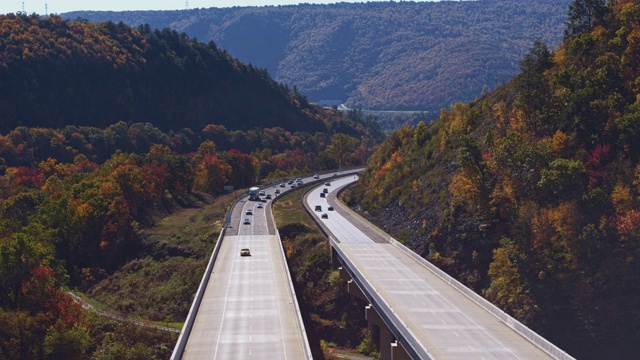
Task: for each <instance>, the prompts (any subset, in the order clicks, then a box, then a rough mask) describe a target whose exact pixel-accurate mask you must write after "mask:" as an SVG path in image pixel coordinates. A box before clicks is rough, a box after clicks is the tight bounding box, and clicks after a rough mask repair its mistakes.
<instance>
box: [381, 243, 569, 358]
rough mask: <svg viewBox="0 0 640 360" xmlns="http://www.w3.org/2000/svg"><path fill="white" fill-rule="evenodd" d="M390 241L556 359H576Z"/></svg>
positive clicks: (399, 244) (425, 261) (420, 258)
mask: <svg viewBox="0 0 640 360" xmlns="http://www.w3.org/2000/svg"><path fill="white" fill-rule="evenodd" d="M389 242H390V243H391V244H392V245H394V246H395V247H397V248H398V249H400V250H402V251H403V252H404V253H405V254H407V255H408V256H410V257H411V258H413V259H414V260H415V261H417V262H418V263H420V264H421V265H422V266H424V267H425V268H427V269H428V270H430V271H431V272H432V273H434V274H435V275H437V276H438V277H439V278H441V279H442V280H443V281H445V282H447V283H448V284H449V285H451V286H452V287H454V288H455V289H456V290H458V291H460V292H461V293H462V294H464V295H465V296H466V297H468V298H469V299H471V300H472V301H473V302H475V303H476V304H478V305H479V306H480V307H482V308H483V309H485V310H486V311H488V312H490V313H491V314H492V315H493V316H495V317H496V318H498V319H499V320H500V321H501V322H503V323H505V324H506V325H507V326H509V327H510V328H512V329H513V330H515V331H516V332H517V333H519V334H520V335H522V336H523V337H524V338H526V339H527V340H529V341H530V342H532V343H533V344H535V345H536V346H537V347H539V348H540V349H542V350H544V351H545V352H546V353H547V354H549V355H550V356H552V357H554V358H556V359H561V360H569V359H574V358H573V357H572V356H571V355H569V354H567V353H566V352H564V351H563V350H562V349H560V348H559V347H557V346H555V345H554V344H552V343H551V342H549V341H548V340H547V339H545V338H543V337H542V336H540V335H538V334H537V333H536V332H534V331H533V330H531V329H529V328H528V327H527V326H525V325H524V324H522V323H521V322H519V321H518V320H516V319H515V318H513V317H512V316H511V315H509V314H507V313H505V312H504V311H502V310H500V308H498V307H497V306H495V305H493V304H492V303H491V302H489V301H487V300H486V299H485V298H483V297H482V296H480V295H478V294H477V293H476V292H474V291H473V290H471V289H469V288H468V287H466V286H465V285H463V284H462V283H460V282H459V281H458V280H456V279H454V278H453V277H451V276H450V275H449V274H447V273H445V272H444V271H442V270H440V269H439V268H438V267H436V266H435V265H433V264H432V263H430V262H429V261H427V260H426V259H424V258H423V257H421V256H420V255H418V254H416V253H415V252H414V251H412V250H411V249H409V248H407V247H406V246H404V244H402V243H400V242H399V241H397V240H396V239H394V238H392V237H390V238H389Z"/></svg>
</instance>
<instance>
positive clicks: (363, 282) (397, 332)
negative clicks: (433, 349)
mask: <svg viewBox="0 0 640 360" xmlns="http://www.w3.org/2000/svg"><path fill="white" fill-rule="evenodd" d="M329 244H330V245H331V248H332V249H333V250H334V251H336V253H337V254H338V256H340V262H341V263H342V265H343V266H344V269H345V270H346V271H347V272H348V273H349V275H350V276H351V278H352V279H353V281H355V283H356V284H357V285H358V287H359V288H360V290H362V293H363V294H364V295H365V296H366V297H367V299H368V300H369V302H370V303H371V305H372V306H373V307H374V308H375V309H376V311H377V312H378V315H380V317H381V318H382V320H383V321H384V322H385V324H387V327H389V330H391V332H392V333H393V336H395V337H396V339H397V340H398V343H400V344H402V347H403V348H404V349H405V351H406V352H407V354H409V356H411V358H412V359H425V360H430V359H433V358H432V357H431V354H429V351H428V350H427V349H426V347H425V346H423V345H422V344H421V343H420V342H419V341H418V340H417V339H416V337H415V336H414V335H413V332H412V331H411V329H410V328H409V327H408V326H407V325H406V324H405V323H404V322H402V320H400V318H398V316H397V315H396V313H395V311H393V309H392V308H391V307H390V306H389V304H387V302H386V301H384V299H383V298H382V297H381V296H380V295H378V293H377V292H376V291H375V289H373V287H372V286H371V285H369V282H368V281H367V278H366V277H365V276H363V275H362V274H361V273H360V271H359V270H358V268H357V266H355V264H354V263H353V262H351V260H349V257H348V256H347V255H346V254H345V253H344V251H342V249H340V246H339V245H338V243H336V241H335V240H334V239H333V237H331V236H330V237H329Z"/></svg>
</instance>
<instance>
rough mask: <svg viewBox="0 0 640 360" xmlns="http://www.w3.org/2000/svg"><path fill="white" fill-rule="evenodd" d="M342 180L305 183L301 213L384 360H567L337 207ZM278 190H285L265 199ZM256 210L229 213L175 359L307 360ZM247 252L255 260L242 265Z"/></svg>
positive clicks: (271, 242) (287, 289) (280, 268)
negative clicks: (359, 306)
mask: <svg viewBox="0 0 640 360" xmlns="http://www.w3.org/2000/svg"><path fill="white" fill-rule="evenodd" d="M356 171H357V170H356ZM338 175H339V176H338V178H334V176H333V173H331V174H325V175H322V176H321V178H320V179H313V178H305V179H303V181H304V182H305V184H309V183H311V182H314V181H315V183H316V184H318V185H319V186H317V187H315V188H313V189H312V190H311V191H309V192H308V193H307V194H306V195H305V197H304V201H303V203H304V204H305V206H306V207H307V209H308V212H309V213H311V214H312V217H313V218H314V219H315V221H316V222H317V223H318V224H319V225H320V226H321V228H322V229H323V231H324V232H325V233H326V234H327V235H328V238H329V241H330V243H331V248H332V257H333V258H334V259H335V261H336V264H337V265H339V266H340V269H341V275H342V276H343V277H344V278H345V279H347V280H348V291H349V292H350V293H351V294H353V295H355V296H357V297H358V298H360V299H362V300H363V301H364V304H365V306H364V308H363V312H364V313H365V315H366V318H367V320H368V321H369V324H370V326H371V327H372V329H374V330H375V332H376V334H378V336H379V338H378V342H379V344H380V352H381V358H383V359H395V360H397V359H410V358H413V359H486V360H488V359H553V358H555V359H572V357H571V356H569V355H568V354H566V353H565V352H563V351H562V350H560V349H558V348H557V347H555V346H554V345H553V344H551V343H549V342H548V341H546V340H545V339H543V338H542V337H540V336H538V335H537V334H535V333H533V332H532V331H531V330H529V329H528V328H526V327H525V326H523V325H522V324H520V323H519V322H517V321H516V320H515V319H513V318H511V317H510V316H508V315H506V314H505V313H503V312H502V311H500V310H499V309H497V308H496V307H494V306H493V305H491V304H489V303H488V302H486V301H485V300H484V299H482V298H481V297H479V296H478V295H476V294H475V293H473V292H472V291H470V290H469V289H467V288H466V287H464V286H463V285H461V284H459V283H458V282H457V281H455V280H454V279H452V278H450V277H448V275H446V274H444V273H443V272H441V271H440V270H438V269H437V268H435V267H434V266H433V265H431V264H430V263H428V262H427V261H426V260H424V259H422V258H420V257H419V256H417V255H416V254H415V253H413V252H411V251H410V250H408V249H407V248H405V247H404V246H402V245H401V244H399V243H398V242H397V241H395V240H394V239H392V238H391V237H389V236H388V235H387V234H384V233H383V232H381V231H380V230H379V229H377V228H375V227H374V226H373V225H371V224H369V223H368V222H366V221H364V220H363V219H362V218H360V217H359V216H358V215H357V214H355V213H354V212H352V211H351V210H350V209H348V208H347V207H345V206H343V205H342V204H341V203H339V202H338V201H336V194H337V193H338V191H337V190H338V189H340V188H341V187H344V186H346V185H348V184H349V183H351V182H353V181H355V180H356V179H357V175H355V173H354V172H353V171H351V172H343V173H338ZM341 176H343V177H341ZM325 183H328V184H329V185H326V184H325ZM275 189H280V190H281V191H282V190H284V191H288V190H290V186H289V185H288V184H287V185H286V187H284V188H281V187H280V186H279V184H273V185H272V186H271V187H268V188H266V189H265V191H266V192H267V193H270V194H274V192H275ZM325 189H326V190H325ZM322 192H325V197H321V195H320V194H321V193H322ZM258 204H259V202H256V201H247V197H243V198H241V199H239V200H238V201H237V203H236V204H234V206H233V208H232V212H231V213H230V215H229V216H228V217H227V220H228V221H227V222H228V225H227V226H226V227H225V229H223V231H222V233H221V234H220V238H219V239H218V242H217V244H216V247H215V249H214V252H213V254H212V256H211V260H210V262H209V265H208V266H207V269H206V271H205V275H204V276H203V280H202V282H201V284H200V288H199V289H198V292H197V294H196V297H195V300H194V303H193V305H192V308H191V311H190V312H189V315H188V317H187V320H186V322H185V326H184V328H183V330H182V332H181V334H180V339H179V340H178V343H177V344H176V347H175V349H174V352H173V355H172V357H171V358H172V359H310V358H311V350H310V348H309V343H308V340H307V338H306V333H305V330H304V324H303V322H302V317H301V315H300V310H299V307H298V304H297V300H296V297H295V292H294V289H293V286H292V283H291V278H290V275H289V270H288V267H287V263H286V259H285V256H284V253H283V249H282V246H281V242H280V237H279V234H278V231H277V229H276V228H275V225H274V224H275V221H274V220H273V215H272V213H271V206H270V205H271V204H270V202H267V203H265V204H264V206H262V208H259V207H258ZM318 205H319V206H320V211H315V209H316V206H318ZM329 206H333V209H334V210H328V207H329ZM247 210H251V213H252V215H247ZM322 214H325V216H324V217H326V218H324V217H323V216H322ZM245 219H249V221H248V222H249V223H248V224H245V223H244V222H245ZM245 248H247V249H249V250H250V253H251V256H240V251H241V249H245Z"/></svg>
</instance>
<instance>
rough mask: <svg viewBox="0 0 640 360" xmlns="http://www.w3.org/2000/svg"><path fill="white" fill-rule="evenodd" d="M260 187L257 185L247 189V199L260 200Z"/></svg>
mask: <svg viewBox="0 0 640 360" xmlns="http://www.w3.org/2000/svg"><path fill="white" fill-rule="evenodd" d="M259 194H260V188H259V187H257V186H254V187H252V188H251V189H249V201H258V200H260V195H259Z"/></svg>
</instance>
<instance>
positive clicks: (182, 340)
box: [171, 196, 243, 360]
mask: <svg viewBox="0 0 640 360" xmlns="http://www.w3.org/2000/svg"><path fill="white" fill-rule="evenodd" d="M242 197H243V196H239V197H238V198H237V199H235V200H234V201H233V203H232V204H231V208H230V210H229V213H231V212H232V211H233V208H234V207H235V206H236V204H237V203H238V201H239V200H240V199H241V198H242ZM226 218H228V216H225V219H226ZM227 226H228V224H227V222H226V221H225V224H224V226H223V227H222V230H220V236H218V241H217V242H216V246H215V247H214V248H213V253H211V258H209V263H208V264H207V268H206V270H205V271H204V275H203V276H202V280H200V285H199V286H198V291H196V296H195V298H194V300H193V303H192V304H191V308H190V309H189V314H188V315H187V319H186V320H185V322H184V326H183V327H182V331H181V332H180V336H179V337H178V342H177V343H176V347H175V348H173V353H172V354H171V360H180V359H182V353H184V348H185V346H187V341H188V340H189V335H190V334H191V329H192V328H193V322H194V321H195V319H196V315H197V314H198V309H199V308H200V303H202V297H203V296H204V291H205V289H206V288H207V283H208V282H209V278H210V277H211V271H212V270H213V265H214V263H215V262H216V258H217V257H218V252H219V251H220V246H221V245H222V239H223V238H224V234H225V232H226V230H227Z"/></svg>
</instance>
